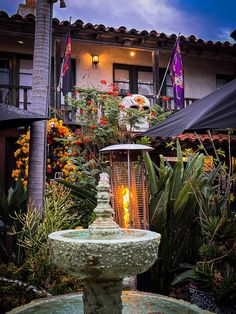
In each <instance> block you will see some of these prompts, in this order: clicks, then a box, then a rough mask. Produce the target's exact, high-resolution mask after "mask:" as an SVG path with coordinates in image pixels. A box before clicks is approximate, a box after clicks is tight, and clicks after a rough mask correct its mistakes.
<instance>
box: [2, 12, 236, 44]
mask: <svg viewBox="0 0 236 314" xmlns="http://www.w3.org/2000/svg"><path fill="white" fill-rule="evenodd" d="M0 19H10V20H12V21H22V22H24V21H31V22H34V21H35V17H34V16H33V15H29V16H26V17H22V16H20V15H18V14H14V15H12V16H9V15H8V14H7V12H5V11H0ZM69 23H70V22H69V21H59V20H58V19H57V18H53V25H54V26H67V25H69ZM72 28H80V29H90V30H94V31H101V32H104V33H109V32H113V33H118V34H127V35H136V36H148V37H152V38H157V39H158V38H161V39H169V40H175V39H176V37H177V36H176V35H175V34H171V35H167V34H165V33H163V32H161V33H159V32H157V31H155V30H152V31H150V32H149V31H147V30H141V31H139V30H137V29H135V28H132V29H130V30H128V29H127V28H126V27H125V26H120V27H118V28H117V29H115V28H114V27H106V26H105V25H103V24H100V25H96V24H95V25H94V24H92V23H86V24H85V23H84V22H83V21H82V20H80V19H78V20H76V21H75V22H74V23H73V24H72ZM180 38H181V40H182V41H183V42H191V43H195V44H197V45H202V46H208V47H213V46H216V47H225V48H226V47H233V48H235V47H236V45H235V44H231V43H229V42H228V41H225V42H219V41H217V42H213V41H211V40H208V41H204V40H203V39H200V38H197V37H196V36H195V35H190V36H188V37H187V36H183V35H181V36H180Z"/></svg>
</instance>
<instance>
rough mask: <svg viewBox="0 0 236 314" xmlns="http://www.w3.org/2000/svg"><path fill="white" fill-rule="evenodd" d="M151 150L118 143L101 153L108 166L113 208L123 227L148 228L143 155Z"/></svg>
mask: <svg viewBox="0 0 236 314" xmlns="http://www.w3.org/2000/svg"><path fill="white" fill-rule="evenodd" d="M151 150H153V148H152V147H149V146H146V145H139V144H118V145H111V146H108V147H105V148H103V149H101V150H100V152H101V153H104V154H106V157H107V160H108V161H109V163H110V180H111V189H112V197H111V201H112V207H113V208H114V211H115V213H114V214H115V220H116V222H117V223H118V224H119V225H120V227H122V228H133V229H148V228H149V212H148V184H147V177H146V167H145V161H144V154H145V153H146V152H148V151H151Z"/></svg>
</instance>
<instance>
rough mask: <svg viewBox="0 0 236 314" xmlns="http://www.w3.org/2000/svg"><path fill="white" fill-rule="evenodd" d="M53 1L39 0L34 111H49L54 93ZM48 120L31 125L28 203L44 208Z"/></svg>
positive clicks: (36, 29)
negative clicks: (52, 59)
mask: <svg viewBox="0 0 236 314" xmlns="http://www.w3.org/2000/svg"><path fill="white" fill-rule="evenodd" d="M52 5H53V4H52V3H50V2H49V0H37V5H36V25H35V42H34V61H33V84H32V111H33V112H36V113H39V114H42V115H48V107H49V106H48V104H49V97H50V63H51V60H50V59H51V35H52V34H51V33H52V32H51V27H52ZM46 123H47V122H46V121H39V122H34V123H32V125H31V131H30V132H31V139H30V156H29V182H28V204H29V203H33V206H34V207H35V208H36V210H39V211H43V206H44V193H45V177H46V145H47V134H46Z"/></svg>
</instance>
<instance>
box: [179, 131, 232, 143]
mask: <svg viewBox="0 0 236 314" xmlns="http://www.w3.org/2000/svg"><path fill="white" fill-rule="evenodd" d="M198 137H199V139H200V140H201V141H202V142H203V143H204V142H211V139H210V137H209V135H208V134H198V135H195V134H194V133H184V134H181V135H179V136H177V137H173V138H178V139H179V140H180V141H190V142H192V143H194V142H198V143H199V141H198ZM212 139H213V141H216V142H220V143H222V142H228V135H227V134H213V135H212ZM231 141H233V142H236V135H232V136H231Z"/></svg>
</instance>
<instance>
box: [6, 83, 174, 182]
mask: <svg viewBox="0 0 236 314" xmlns="http://www.w3.org/2000/svg"><path fill="white" fill-rule="evenodd" d="M100 84H101V85H100V88H99V90H98V89H95V88H80V87H76V88H75V94H76V96H77V97H76V98H77V99H76V100H73V106H75V107H76V108H77V112H78V124H79V125H78V128H77V130H75V131H74V132H71V131H70V130H69V129H68V127H67V126H65V125H64V123H63V121H62V120H58V119H56V118H53V119H51V120H50V121H48V126H47V144H48V149H47V177H48V178H49V179H53V178H54V176H55V173H57V172H59V173H60V176H61V177H62V178H63V179H65V180H66V181H71V182H76V183H77V184H80V185H81V186H87V185H88V184H89V185H95V184H96V176H97V174H98V172H100V171H101V170H102V169H103V170H104V167H106V165H105V164H102V162H101V161H100V160H99V154H98V153H99V150H100V149H101V148H103V147H104V146H107V145H111V144H117V143H126V142H130V141H131V137H132V130H134V127H135V128H136V129H137V128H138V124H139V123H140V121H142V119H143V118H144V117H145V118H147V121H148V122H149V123H150V124H153V123H156V122H159V121H162V119H165V117H166V116H167V115H168V114H169V112H165V111H164V110H163V109H161V108H160V107H158V106H154V107H152V108H151V109H150V110H149V109H148V110H144V108H143V106H145V105H146V100H145V97H143V96H141V95H137V96H136V95H134V97H135V102H136V103H137V104H138V106H137V108H127V107H126V106H125V105H124V104H123V103H122V98H121V97H120V96H119V91H118V88H117V87H116V86H115V85H114V84H110V85H108V84H107V82H106V81H105V80H101V81H100ZM127 126H129V128H127ZM29 139H30V131H28V132H27V133H26V134H25V135H22V136H21V137H20V138H19V140H18V141H17V144H18V145H19V148H18V149H17V150H16V152H15V157H16V169H15V170H14V171H13V173H12V176H13V177H14V178H15V179H16V180H17V179H18V177H19V176H21V178H22V182H23V184H24V185H25V186H26V185H27V177H28V162H29Z"/></svg>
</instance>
